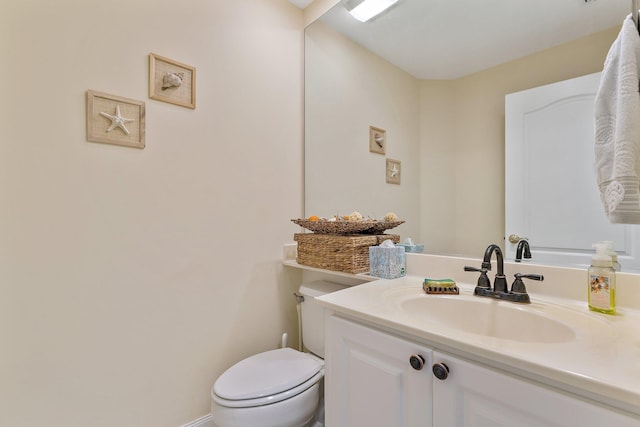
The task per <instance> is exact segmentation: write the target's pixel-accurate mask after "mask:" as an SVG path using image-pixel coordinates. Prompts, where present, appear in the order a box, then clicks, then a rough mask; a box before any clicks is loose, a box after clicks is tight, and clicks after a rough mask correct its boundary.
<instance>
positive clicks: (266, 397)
mask: <svg viewBox="0 0 640 427" xmlns="http://www.w3.org/2000/svg"><path fill="white" fill-rule="evenodd" d="M323 374H324V372H323V363H322V361H321V359H318V358H316V357H314V356H312V355H310V354H307V353H302V352H299V351H296V350H293V349H291V348H282V349H278V350H271V351H266V352H264V353H259V354H256V355H253V356H251V357H248V358H246V359H244V360H241V361H240V362H238V363H236V364H235V365H233V366H232V367H230V368H229V369H227V371H226V372H224V373H223V374H222V375H221V376H220V378H218V380H217V381H216V382H215V384H214V385H213V389H212V392H211V396H212V398H213V400H214V401H215V402H216V403H217V404H219V405H221V406H226V407H230V408H246V407H253V406H260V405H268V404H272V403H276V402H280V401H283V400H286V399H289V398H291V397H293V396H296V395H298V394H300V393H302V392H304V391H305V390H307V389H308V388H310V387H312V386H313V385H315V384H316V383H317V382H318V381H319V380H320V379H321V378H322V376H323Z"/></svg>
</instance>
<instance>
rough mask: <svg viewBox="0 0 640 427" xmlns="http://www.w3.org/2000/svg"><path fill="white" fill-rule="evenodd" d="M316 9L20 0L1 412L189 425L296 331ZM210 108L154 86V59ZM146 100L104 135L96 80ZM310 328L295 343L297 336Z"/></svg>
mask: <svg viewBox="0 0 640 427" xmlns="http://www.w3.org/2000/svg"><path fill="white" fill-rule="evenodd" d="M303 25H304V22H303V14H302V12H301V11H300V10H298V9H296V8H295V7H294V6H292V5H290V4H289V3H288V2H287V1H286V0H242V1H222V0H213V1H199V0H184V1H179V2H168V1H158V0H136V1H133V2H132V1H128V0H127V1H125V0H113V1H106V2H105V1H98V0H81V1H79V0H56V1H54V2H52V1H48V0H33V1H23V0H7V1H5V2H3V12H2V13H1V14H0V53H1V58H2V59H1V61H0V81H1V82H2V91H1V95H0V132H2V138H1V140H0V206H1V209H0V425H1V426H7V427H8V426H11V427H34V426H64V427H74V426H82V427H85V426H92V427H100V426H104V427H107V426H108V427H113V426H118V427H126V426H139V427H146V426H149V427H151V426H153V427H162V426H167V427H168V426H171V427H175V426H178V425H181V424H183V423H187V422H189V421H190V420H193V419H195V418H197V417H199V416H202V415H204V414H206V413H208V412H209V391H210V387H211V385H212V383H213V381H214V379H215V378H216V377H217V376H218V375H219V374H220V373H221V372H222V371H223V370H224V369H226V368H227V367H228V366H230V365H231V364H232V363H234V362H235V361H237V360H239V359H240V358H242V357H245V356H247V355H249V354H252V353H255V352H258V351H263V350H267V349H271V348H275V347H276V346H277V345H278V344H279V339H280V334H281V333H282V332H283V331H288V332H289V335H290V336H291V337H292V339H293V338H295V337H296V336H297V334H296V332H295V331H296V328H297V324H296V321H297V319H296V314H295V306H294V302H293V300H292V296H291V294H292V292H293V291H294V290H295V288H296V286H297V284H298V280H299V279H300V277H299V274H298V273H294V272H291V271H286V270H283V268H282V267H281V266H280V263H279V260H280V258H281V246H282V244H283V243H284V242H286V241H291V235H292V233H293V232H295V231H296V227H295V226H294V225H293V224H291V223H290V222H289V218H294V217H297V216H299V215H300V214H301V213H302V158H303V157H302V156H303V149H302V136H303V135H302V121H303V120H302V114H303V113H302V111H303V108H302V88H303V71H302V53H303V45H302V41H303V39H302V28H303ZM150 52H154V53H157V54H160V55H163V56H167V57H170V58H173V59H176V60H178V61H181V62H184V63H187V64H191V65H193V66H195V67H196V68H197V89H198V93H197V104H198V105H197V109H196V110H190V109H186V108H182V107H178V106H175V105H171V104H167V103H162V102H158V101H152V100H150V99H148V97H147V73H148V68H147V62H148V59H147V56H148V54H149V53H150ZM87 89H94V90H98V91H104V92H107V93H111V94H114V95H120V96H125V97H129V98H134V99H138V100H142V101H145V102H146V108H147V110H146V113H147V115H146V131H147V132H146V142H147V147H146V148H145V149H144V150H137V149H132V148H124V147H117V146H110V145H103V144H96V143H89V142H86V139H85V92H86V90H87ZM293 344H295V343H293Z"/></svg>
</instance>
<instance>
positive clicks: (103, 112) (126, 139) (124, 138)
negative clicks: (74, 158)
mask: <svg viewBox="0 0 640 427" xmlns="http://www.w3.org/2000/svg"><path fill="white" fill-rule="evenodd" d="M144 136H145V106H144V102H142V101H136V100H135V99H129V98H124V97H122V96H116V95H109V94H107V93H103V92H97V91H94V90H88V91H87V141H91V142H101V143H103V144H114V145H123V146H125V147H134V148H144V144H145V143H144Z"/></svg>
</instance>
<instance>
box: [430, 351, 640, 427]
mask: <svg viewBox="0 0 640 427" xmlns="http://www.w3.org/2000/svg"><path fill="white" fill-rule="evenodd" d="M433 360H434V363H441V364H442V363H444V364H445V365H446V366H447V367H448V369H449V374H448V377H447V378H446V379H444V380H439V379H435V380H434V384H433V399H434V400H433V408H434V409H433V415H434V417H433V425H434V427H515V426H517V427H574V426H575V427H578V426H579V427H603V426H607V427H613V426H615V427H634V426H635V427H637V426H638V425H639V424H638V423H639V422H640V420H638V419H637V418H635V419H634V418H631V417H627V416H623V415H620V414H619V413H617V412H614V411H611V410H608V409H604V408H602V407H600V406H596V405H595V404H591V403H587V402H586V401H584V400H581V399H578V398H574V397H570V396H568V395H566V394H562V393H559V392H556V391H553V390H551V389H547V388H546V387H543V386H539V385H536V384H534V383H530V382H528V381H525V380H521V379H518V378H515V377H513V376H510V375H506V374H503V373H500V372H498V371H494V370H492V369H489V368H485V367H482V366H480V365H475V364H473V363H469V362H466V361H463V360H461V359H458V358H454V357H452V356H449V355H446V354H443V353H438V352H434V356H433Z"/></svg>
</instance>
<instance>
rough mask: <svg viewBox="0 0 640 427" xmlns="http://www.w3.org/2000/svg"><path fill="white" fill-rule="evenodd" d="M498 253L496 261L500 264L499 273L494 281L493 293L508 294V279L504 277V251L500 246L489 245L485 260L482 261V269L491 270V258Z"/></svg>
mask: <svg viewBox="0 0 640 427" xmlns="http://www.w3.org/2000/svg"><path fill="white" fill-rule="evenodd" d="M494 252H495V253H496V261H497V262H498V271H497V272H496V277H495V279H494V280H493V292H507V290H508V289H507V278H506V277H505V275H504V258H503V256H502V249H500V246H498V245H493V244H492V245H489V246H488V247H487V250H486V251H485V252H484V258H483V259H482V268H483V269H486V270H491V256H492V255H493V253H494Z"/></svg>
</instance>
